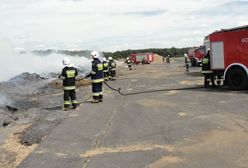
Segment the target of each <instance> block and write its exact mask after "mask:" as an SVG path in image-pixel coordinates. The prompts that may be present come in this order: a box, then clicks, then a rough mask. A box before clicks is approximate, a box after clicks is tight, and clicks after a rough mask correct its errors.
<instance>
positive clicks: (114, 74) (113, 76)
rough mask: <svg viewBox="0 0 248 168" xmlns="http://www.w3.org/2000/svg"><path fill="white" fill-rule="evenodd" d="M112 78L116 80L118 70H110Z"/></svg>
mask: <svg viewBox="0 0 248 168" xmlns="http://www.w3.org/2000/svg"><path fill="white" fill-rule="evenodd" d="M109 72H110V79H111V80H115V79H116V70H110V71H109Z"/></svg>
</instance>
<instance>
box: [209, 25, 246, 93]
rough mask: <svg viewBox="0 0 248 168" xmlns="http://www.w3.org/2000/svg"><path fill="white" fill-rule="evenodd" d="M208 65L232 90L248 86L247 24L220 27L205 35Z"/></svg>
mask: <svg viewBox="0 0 248 168" xmlns="http://www.w3.org/2000/svg"><path fill="white" fill-rule="evenodd" d="M204 45H205V48H206V50H207V49H208V48H210V65H211V70H212V71H213V74H214V76H215V77H217V76H218V77H221V78H222V79H223V81H224V84H225V85H228V86H229V87H230V88H231V89H232V90H244V89H246V88H247V86H248V25H246V26H242V27H236V28H231V29H222V30H220V31H216V32H213V33H211V34H210V35H209V36H207V37H206V38H205V40H204Z"/></svg>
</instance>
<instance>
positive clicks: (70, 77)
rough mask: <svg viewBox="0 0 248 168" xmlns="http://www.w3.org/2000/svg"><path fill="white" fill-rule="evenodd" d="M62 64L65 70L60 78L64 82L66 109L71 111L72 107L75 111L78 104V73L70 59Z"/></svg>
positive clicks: (65, 59)
mask: <svg viewBox="0 0 248 168" xmlns="http://www.w3.org/2000/svg"><path fill="white" fill-rule="evenodd" d="M62 63H63V65H64V66H65V67H64V68H63V70H62V73H61V75H59V78H60V79H62V80H63V89H64V109H65V110H68V109H70V106H71V105H72V108H73V109H76V108H77V106H78V102H77V100H76V91H75V89H76V86H75V84H76V76H77V75H78V71H77V69H76V68H74V67H73V66H72V64H71V62H70V60H69V58H67V57H65V58H64V59H63V61H62Z"/></svg>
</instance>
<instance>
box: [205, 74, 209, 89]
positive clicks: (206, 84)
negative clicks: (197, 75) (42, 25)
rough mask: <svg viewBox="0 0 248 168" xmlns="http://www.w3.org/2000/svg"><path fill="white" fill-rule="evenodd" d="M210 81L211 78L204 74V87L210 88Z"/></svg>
mask: <svg viewBox="0 0 248 168" xmlns="http://www.w3.org/2000/svg"><path fill="white" fill-rule="evenodd" d="M209 83H210V79H209V78H208V77H206V76H204V87H205V88H208V87H209Z"/></svg>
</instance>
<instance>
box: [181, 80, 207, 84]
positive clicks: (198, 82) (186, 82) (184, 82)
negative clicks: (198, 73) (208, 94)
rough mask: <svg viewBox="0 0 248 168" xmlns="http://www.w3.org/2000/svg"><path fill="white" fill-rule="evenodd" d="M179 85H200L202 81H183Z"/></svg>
mask: <svg viewBox="0 0 248 168" xmlns="http://www.w3.org/2000/svg"><path fill="white" fill-rule="evenodd" d="M180 84H182V85H202V84H203V80H184V81H181V82H180Z"/></svg>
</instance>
